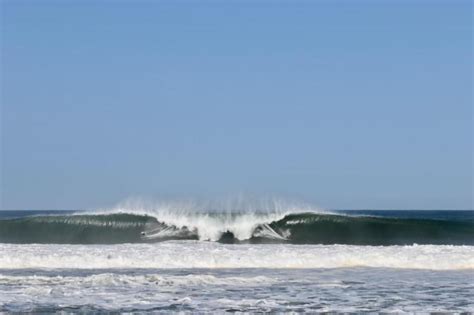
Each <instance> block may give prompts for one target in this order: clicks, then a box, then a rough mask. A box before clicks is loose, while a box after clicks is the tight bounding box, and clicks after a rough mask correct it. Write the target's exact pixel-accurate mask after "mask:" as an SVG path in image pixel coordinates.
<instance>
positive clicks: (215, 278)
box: [0, 209, 474, 314]
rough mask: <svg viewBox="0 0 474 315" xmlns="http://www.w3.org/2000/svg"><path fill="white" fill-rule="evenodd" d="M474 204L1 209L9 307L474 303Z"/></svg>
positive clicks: (190, 308) (3, 303) (200, 308)
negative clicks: (459, 207)
mask: <svg viewBox="0 0 474 315" xmlns="http://www.w3.org/2000/svg"><path fill="white" fill-rule="evenodd" d="M473 301H474V211H455V210H452V211H396V210H393V211H375V210H364V211H362V210H357V211H356V210H339V211H297V210H295V209H291V210H290V209H277V210H275V209H273V210H271V211H255V210H252V211H250V210H246V211H219V210H208V211H184V210H177V209H165V210H163V209H160V210H146V211H145V210H137V209H118V210H110V211H0V312H35V313H46V312H48V313H49V312H61V313H63V312H65V313H68V312H71V313H75V312H87V313H88V312H91V313H94V312H156V313H170V312H180V313H194V312H203V313H222V312H236V313H247V312H272V313H273V312H293V313H300V312H313V313H318V312H320V313H326V312H331V313H348V312H349V313H360V312H399V313H415V312H416V313H419V312H421V313H430V312H450V313H467V314H469V313H473V312H474V302H473Z"/></svg>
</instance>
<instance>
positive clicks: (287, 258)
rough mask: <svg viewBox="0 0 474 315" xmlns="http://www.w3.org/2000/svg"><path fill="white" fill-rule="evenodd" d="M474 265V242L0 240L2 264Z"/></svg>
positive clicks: (4, 266)
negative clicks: (86, 242)
mask: <svg viewBox="0 0 474 315" xmlns="http://www.w3.org/2000/svg"><path fill="white" fill-rule="evenodd" d="M344 267H385V268H404V269H406V268H408V269H432V270H456V269H474V246H451V245H413V246H352V245H298V246H295V245H288V244H271V245H270V244H265V245H256V244H253V245H238V246H235V245H226V244H219V243H214V242H200V241H171V242H162V243H155V244H133V245H131V244H117V245H54V244H45V245H43V244H24V245H15V244H0V268H2V269H26V268H46V269H50V268H65V269H67V268H77V269H95V268H103V269H117V268H158V269H161V268H162V269H169V268H344Z"/></svg>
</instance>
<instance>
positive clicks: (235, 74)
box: [0, 0, 474, 210]
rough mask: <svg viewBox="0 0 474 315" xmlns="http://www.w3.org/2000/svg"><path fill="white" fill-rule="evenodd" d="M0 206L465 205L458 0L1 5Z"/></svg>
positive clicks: (467, 137) (469, 192)
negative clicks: (188, 202) (195, 202)
mask: <svg viewBox="0 0 474 315" xmlns="http://www.w3.org/2000/svg"><path fill="white" fill-rule="evenodd" d="M0 5H1V14H2V16H1V50H0V52H1V61H2V63H1V154H0V156H1V165H2V168H1V176H0V177H1V183H0V185H1V186H0V188H1V189H0V191H1V198H0V209H4V210H6V209H93V208H98V207H108V206H113V205H115V204H116V203H118V202H120V201H122V200H125V199H127V198H144V199H148V200H158V199H160V198H175V199H179V198H201V199H206V198H210V199H212V198H220V197H222V196H232V195H235V194H251V195H253V196H269V195H270V196H278V197H281V198H291V199H294V200H303V201H305V202H310V203H312V204H314V205H316V206H318V207H320V208H327V209H473V208H474V207H473V195H474V192H473V178H474V174H473V173H474V170H473V151H474V149H473V92H472V91H473V90H472V83H473V82H472V73H473V46H472V45H473V42H472V35H473V26H472V24H473V23H472V22H473V20H472V14H473V7H472V2H471V1H457V0H454V1H452V0H449V1H448V0H446V1H436V0H433V1H416V0H413V1H404V0H401V1H394V0H392V1H390V0H387V1H363V0H358V1H349V0H347V1H337V0H336V1H321V0H319V1H318V0H316V1H289V0H288V1H277V0H275V1H270V0H255V1H245V0H243V1H159V0H157V1H105V0H102V1H101V0H96V1H91V0H89V1H87V0H86V1H73V0H71V1H59V0H58V1H38V0H35V1H22V0H20V1H13V0H2V1H1V4H0Z"/></svg>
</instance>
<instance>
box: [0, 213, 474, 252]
mask: <svg viewBox="0 0 474 315" xmlns="http://www.w3.org/2000/svg"><path fill="white" fill-rule="evenodd" d="M473 235H474V220H472V219H467V220H451V219H443V220H440V219H429V218H395V217H376V216H363V215H362V216H360V215H359V216H352V215H343V214H331V213H313V212H305V213H289V214H288V213H277V212H275V213H259V212H251V213H217V212H208V213H181V214H173V213H169V212H168V213H154V214H146V213H124V212H119V213H102V214H85V213H84V214H70V215H43V216H30V217H23V218H9V219H3V220H0V242H1V243H16V244H30V243H42V244H120V243H151V242H161V241H166V240H203V241H218V242H222V243H290V244H347V245H411V244H414V243H416V244H433V245H474V237H473Z"/></svg>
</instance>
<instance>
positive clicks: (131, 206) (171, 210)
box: [106, 197, 316, 241]
mask: <svg viewBox="0 0 474 315" xmlns="http://www.w3.org/2000/svg"><path fill="white" fill-rule="evenodd" d="M106 212H108V213H131V214H140V215H147V216H150V217H154V218H156V220H157V224H155V225H150V226H148V227H147V229H146V230H145V231H144V232H143V238H144V239H145V240H159V239H168V238H189V239H195V238H197V239H199V240H209V241H218V240H221V239H222V237H223V235H227V236H230V237H231V238H233V239H237V240H248V239H250V238H252V237H260V238H267V239H280V240H283V239H285V237H287V236H288V231H281V232H280V233H277V232H276V231H275V230H273V228H272V227H270V225H269V224H270V223H271V222H274V221H278V220H281V219H282V218H284V217H285V216H286V215H288V214H291V213H301V212H316V210H315V207H311V206H309V205H303V204H301V203H299V204H297V203H295V202H292V203H290V202H287V201H284V200H281V199H276V198H259V199H256V198H253V199H244V198H241V197H239V198H227V199H222V200H206V201H200V202H197V201H189V200H186V201H183V200H179V201H165V202H163V201H162V202H158V203H154V204H152V203H150V202H144V201H143V200H127V201H125V202H124V203H121V204H120V205H119V206H117V207H115V208H113V209H111V210H109V211H106Z"/></svg>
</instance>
